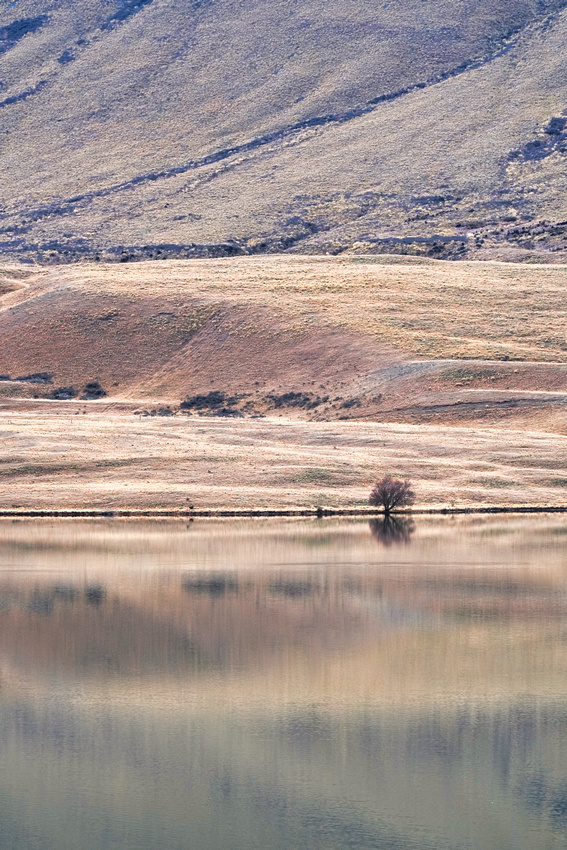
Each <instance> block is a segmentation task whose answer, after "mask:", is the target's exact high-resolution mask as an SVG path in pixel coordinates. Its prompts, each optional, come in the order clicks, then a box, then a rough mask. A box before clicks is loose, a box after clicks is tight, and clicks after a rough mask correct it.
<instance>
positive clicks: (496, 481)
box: [471, 478, 516, 487]
mask: <svg viewBox="0 0 567 850" xmlns="http://www.w3.org/2000/svg"><path fill="white" fill-rule="evenodd" d="M471 484H482V486H483V487H515V486H516V482H515V481H508V480H507V479H506V478H472V479H471Z"/></svg>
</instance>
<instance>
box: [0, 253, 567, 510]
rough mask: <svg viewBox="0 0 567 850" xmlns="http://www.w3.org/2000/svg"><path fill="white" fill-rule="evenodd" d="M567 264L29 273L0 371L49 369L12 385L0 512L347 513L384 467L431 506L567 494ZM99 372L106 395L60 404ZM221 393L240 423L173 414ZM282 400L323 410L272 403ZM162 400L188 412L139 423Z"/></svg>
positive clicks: (339, 262) (309, 264)
mask: <svg viewBox="0 0 567 850" xmlns="http://www.w3.org/2000/svg"><path fill="white" fill-rule="evenodd" d="M566 271H567V270H566V269H565V267H560V266H555V267H551V266H540V267H536V266H530V267H527V266H512V265H506V264H498V263H487V264H472V263H460V264H455V263H443V262H436V261H429V262H421V263H417V262H400V260H399V258H396V259H387V258H386V259H384V258H382V259H380V260H377V259H372V260H369V259H361V258H357V257H352V258H349V259H346V258H328V257H320V258H315V259H312V258H302V257H294V258H291V257H281V256H280V257H277V256H276V257H265V258H261V259H259V258H258V259H237V260H200V261H190V262H181V261H167V262H162V263H140V264H127V265H106V266H105V265H95V264H93V265H85V266H69V267H65V268H61V267H58V268H56V269H41V268H35V269H34V270H33V271H32V272H31V273H30V276H29V278H28V280H27V283H28V285H27V286H26V287H25V288H19V289H18V290H17V291H11V292H8V293H7V294H5V295H4V296H2V298H1V299H0V336H1V338H2V341H3V345H2V348H1V350H0V374H10V375H11V376H12V378H15V377H18V376H23V375H26V374H30V373H34V372H44V371H45V372H50V373H53V375H54V377H53V383H52V384H50V385H37V384H30V383H25V382H18V381H14V380H11V381H0V394H1V395H2V402H1V405H2V406H1V408H0V409H1V410H2V420H3V429H2V441H1V443H0V476H1V477H0V481H2V482H3V483H4V485H5V486H4V487H3V488H2V492H1V496H0V504H1V505H2V507H8V508H9V507H11V506H13V505H18V506H25V507H26V508H33V507H43V508H49V507H58V506H67V507H73V506H74V507H89V506H97V507H102V506H104V507H118V506H120V507H129V506H137V507H146V508H148V507H154V506H160V507H168V506H169V507H182V506H186V505H187V502H189V503H195V505H196V506H197V505H198V506H200V507H213V506H218V507H222V506H240V507H254V506H262V505H264V506H270V507H274V506H280V507H283V506H285V505H298V506H301V505H317V504H323V505H329V506H333V505H354V504H364V503H365V502H366V498H367V495H368V491H369V488H370V485H371V484H372V482H373V480H374V479H375V478H376V476H377V475H380V474H383V473H384V472H390V473H392V474H395V475H400V476H403V477H409V478H412V479H413V480H414V481H415V483H416V486H417V489H418V500H419V502H420V503H421V504H422V505H443V506H448V505H451V504H453V503H454V504H457V505H481V504H487V505H497V504H521V503H528V504H538V505H559V504H563V503H564V494H565V487H566V486H567V441H566V440H565V436H564V435H565V433H566V429H567V416H566V413H565V406H566V404H567V368H566V367H565V365H564V363H565V361H566V360H567V348H566V346H565V326H566V315H565V309H564V299H563V291H564V285H565V275H566ZM24 283H25V281H24ZM21 284H22V281H21V280H19V281H18V285H19V286H20V287H21ZM12 288H13V287H12ZM462 358H465V359H462ZM466 358H468V359H466ZM487 358H488V360H487ZM94 378H98V379H100V380H101V381H102V382H103V384H104V386H105V388H106V389H107V391H108V393H109V395H108V397H107V398H106V399H104V400H101V401H99V402H82V401H79V400H76V401H73V402H62V401H55V400H51V401H49V400H47V399H48V396H49V393H50V392H51V391H52V389H53V387H57V386H68V385H73V386H75V387H77V388H78V389H80V388H81V386H82V385H84V383H85V382H86V381H88V380H92V379H94ZM211 389H219V390H223V391H225V392H227V393H239V394H241V396H242V397H241V400H240V401H239V402H238V407H239V410H240V412H241V413H243V414H244V418H243V419H239V420H229V419H222V420H221V419H213V418H211V417H210V416H206V415H205V416H199V415H196V414H195V413H193V415H192V416H191V417H187V416H185V415H183V414H181V413H180V412H179V411H178V410H177V404H178V403H179V401H180V400H181V399H182V398H185V397H186V396H187V395H190V394H192V393H198V392H208V391H209V390H211ZM286 392H303V393H309V394H311V396H318V397H328V401H325V402H324V403H321V404H319V405H317V406H316V407H314V408H311V409H310V408H307V407H305V408H293V407H292V408H286V407H280V408H274V407H273V404H272V403H271V402H270V400H269V396H270V393H272V394H273V393H286ZM34 395H35V396H38V398H35V399H34V398H33V396H34ZM352 398H356V399H359V401H360V404H359V405H357V404H354V405H351V406H345V400H347V401H348V400H349V399H352ZM165 403H167V404H169V405H171V408H172V410H173V412H176V414H177V415H176V416H170V417H167V418H165V417H164V418H162V417H159V416H153V417H147V418H143V417H142V418H141V417H139V416H136V415H134V411H135V410H136V409H137V410H138V413H140V412H142V411H143V410H144V409H145V410H146V412H147V410H150V409H151V407H152V405H156V406H159V405H160V404H165ZM266 414H267V418H260V419H252V418H250V417H251V416H260V417H264V416H265V415H266ZM278 417H279V418H278ZM343 420H350V421H343Z"/></svg>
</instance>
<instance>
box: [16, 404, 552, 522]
mask: <svg viewBox="0 0 567 850" xmlns="http://www.w3.org/2000/svg"><path fill="white" fill-rule="evenodd" d="M22 407H23V408H24V409H25V408H27V409H25V412H14V411H13V410H12V411H10V410H9V409H8V408H7V407H6V402H4V403H3V405H2V408H1V409H2V430H1V432H0V508H2V509H6V508H8V509H10V508H26V509H28V508H29V509H32V508H38V509H39V508H41V509H45V510H48V509H52V508H59V507H66V508H91V507H94V508H108V509H111V508H131V507H132V508H145V509H148V508H155V507H159V508H187V507H188V506H189V505H191V504H192V505H194V506H195V507H196V508H214V507H232V508H252V507H269V508H278V507H279V508H282V507H286V506H316V505H324V506H341V505H344V506H356V505H365V504H366V503H367V499H368V494H369V492H370V489H371V485H372V484H373V482H374V481H375V480H376V478H377V477H378V476H381V475H382V474H384V473H385V472H390V473H392V474H394V475H398V476H401V477H404V478H405V477H408V478H411V479H412V481H413V482H414V485H415V489H416V492H417V502H418V505H419V506H424V507H450V506H452V505H457V506H472V507H474V506H477V507H478V506H482V505H522V504H532V505H542V506H546V505H562V504H564V503H565V491H566V488H567V440H566V439H565V437H563V436H561V435H556V434H549V433H539V434H538V433H535V432H531V433H530V432H524V431H520V430H517V431H513V430H508V431H502V430H500V429H497V428H484V429H480V428H472V427H460V428H456V427H450V426H445V427H442V426H430V425H423V424H422V425H403V424H380V423H368V422H356V421H354V422H353V421H351V422H342V421H341V422H305V421H297V420H296V421H290V420H289V419H287V420H286V419H274V418H266V419H261V420H239V421H229V422H227V421H226V420H215V419H211V418H207V417H204V418H202V419H201V418H196V417H192V418H190V419H185V418H181V417H175V418H170V419H166V420H164V419H159V418H155V419H154V418H145V419H140V418H139V417H136V416H134V415H133V414H132V413H131V412H120V411H118V410H113V409H112V407H111V406H109V407H108V408H107V409H100V408H99V409H97V410H96V412H92V411H89V412H88V413H86V414H84V415H76V414H75V413H74V410H75V409H76V406H74V405H68V406H67V410H66V411H65V412H63V409H62V408H61V407H59V412H58V413H55V412H53V411H52V409H49V407H48V406H47V405H39V406H38V407H37V408H36V409H35V410H32V409H30V407H29V403H24V404H23V405H22ZM52 407H53V406H52Z"/></svg>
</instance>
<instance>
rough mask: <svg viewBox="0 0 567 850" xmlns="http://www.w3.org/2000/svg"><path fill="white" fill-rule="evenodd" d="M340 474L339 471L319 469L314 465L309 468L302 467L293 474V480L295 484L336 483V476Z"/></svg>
mask: <svg viewBox="0 0 567 850" xmlns="http://www.w3.org/2000/svg"><path fill="white" fill-rule="evenodd" d="M341 475H342V472H341V471H335V470H331V469H320V468H318V467H315V466H314V467H312V468H311V469H304V470H303V471H302V472H300V473H299V474H298V475H296V476H294V478H293V481H294V482H295V483H296V484H336V483H337V478H338V477H339V476H341Z"/></svg>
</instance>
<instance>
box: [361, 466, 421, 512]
mask: <svg viewBox="0 0 567 850" xmlns="http://www.w3.org/2000/svg"><path fill="white" fill-rule="evenodd" d="M414 502H415V493H414V491H413V488H412V486H411V483H410V482H409V481H400V479H399V478H392V476H391V475H385V476H384V478H382V479H381V480H380V481H378V482H377V483H376V484H375V485H374V489H373V490H372V493H371V494H370V498H369V499H368V503H369V504H370V505H375V506H376V507H380V505H381V506H382V507H383V508H384V513H385V514H386V516H389V514H390V512H391V511H393V510H394V509H395V508H405V507H410V505H413V503H414Z"/></svg>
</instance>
